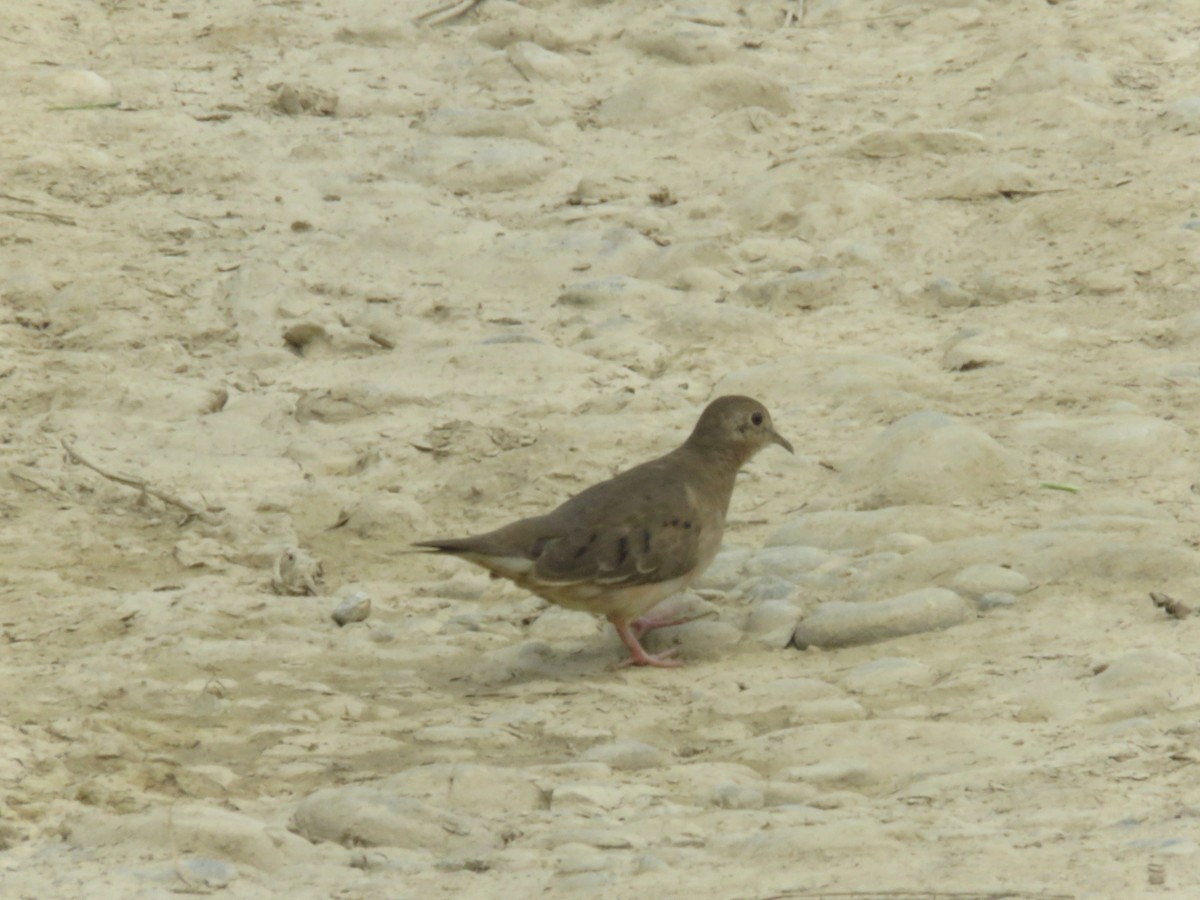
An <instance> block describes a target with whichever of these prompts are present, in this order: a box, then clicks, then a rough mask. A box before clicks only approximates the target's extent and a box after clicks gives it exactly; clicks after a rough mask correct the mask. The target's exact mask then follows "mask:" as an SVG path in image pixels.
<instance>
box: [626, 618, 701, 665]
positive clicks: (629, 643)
mask: <svg viewBox="0 0 1200 900" xmlns="http://www.w3.org/2000/svg"><path fill="white" fill-rule="evenodd" d="M609 621H612V620H611V619H610V620H609ZM612 624H613V628H615V629H617V635H618V636H619V637H620V638H621V643H623V644H624V645H625V646H626V647H628V648H629V659H626V660H623V661H622V662H621V663H620V664H619V665H618V666H617V668H618V669H623V668H625V666H656V667H658V668H660V669H674V668H677V667H678V666H682V665H683V661H682V660H678V659H674V658H673V657H674V656H675V651H674V650H664V651H663V652H662V653H647V652H646V648H645V647H643V646H642V645H641V642H640V641H639V640H638V638H637V635H636V634H634V630H633V626H632V625H631V624H630V623H629V622H615V621H614V622H613V623H612Z"/></svg>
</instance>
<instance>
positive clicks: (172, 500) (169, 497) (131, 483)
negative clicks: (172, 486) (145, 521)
mask: <svg viewBox="0 0 1200 900" xmlns="http://www.w3.org/2000/svg"><path fill="white" fill-rule="evenodd" d="M62 446H63V449H64V450H66V451H67V460H68V461H69V462H70V463H71V464H72V465H77V466H84V467H85V468H88V469H91V470H92V471H93V472H95V473H96V474H97V475H100V476H101V477H103V478H107V479H108V480H109V481H115V482H116V483H117V484H123V485H125V486H126V487H131V488H133V489H134V490H138V491H141V492H142V493H143V494H148V495H150V496H151V497H155V498H157V499H159V500H161V501H162V502H163V503H166V504H167V505H168V506H175V507H178V508H179V509H182V510H183V511H184V512H185V513H187V516H186V517H185V518H184V520H183V522H181V523H180V524H187V522H189V521H190V520H192V519H199V520H200V521H201V522H204V523H205V524H207V525H216V524H218V523H219V521H220V520H219V519H218V518H217V517H216V516H215V515H214V514H213V513H212V512H210V511H209V510H207V509H204V508H203V507H200V506H197V505H195V504H194V503H188V502H187V501H186V500H182V499H180V498H179V497H177V496H175V495H174V494H172V493H170V492H168V491H164V490H163V489H162V488H156V487H153V486H151V485H149V484H147V483H146V481H145V479H142V478H135V477H134V476H132V475H118V474H117V473H115V472H109V471H107V470H105V469H102V468H100V467H99V466H98V465H96V464H95V463H94V462H90V461H88V460H87V459H85V458H84V457H82V456H80V455H79V451H77V450H76V449H75V448H74V447H72V446H71V445H70V443H68V441H67V439H66V438H63V439H62Z"/></svg>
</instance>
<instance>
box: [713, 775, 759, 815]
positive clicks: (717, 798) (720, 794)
mask: <svg viewBox="0 0 1200 900" xmlns="http://www.w3.org/2000/svg"><path fill="white" fill-rule="evenodd" d="M709 802H710V803H711V804H712V805H713V806H716V807H718V808H720V809H761V808H762V807H763V805H764V804H765V803H766V800H765V799H764V797H763V792H762V791H760V790H759V789H758V788H756V787H751V786H750V785H748V784H736V783H735V782H732V781H725V782H722V783H721V784H718V785H716V786H715V787H714V788H713V791H712V795H711V796H710V797H709Z"/></svg>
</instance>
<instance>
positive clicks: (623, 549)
mask: <svg viewBox="0 0 1200 900" xmlns="http://www.w3.org/2000/svg"><path fill="white" fill-rule="evenodd" d="M628 558H629V538H628V537H627V536H626V535H621V537H620V538H618V540H617V565H618V566H621V565H624V564H625V560H626V559H628Z"/></svg>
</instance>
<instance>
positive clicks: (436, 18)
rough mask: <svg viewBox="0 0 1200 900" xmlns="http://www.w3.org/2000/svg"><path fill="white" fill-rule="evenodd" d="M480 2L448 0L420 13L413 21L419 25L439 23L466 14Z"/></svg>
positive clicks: (480, 1) (474, 0)
mask: <svg viewBox="0 0 1200 900" xmlns="http://www.w3.org/2000/svg"><path fill="white" fill-rule="evenodd" d="M482 2H483V0H449V2H447V3H443V4H442V5H441V6H438V7H437V8H435V9H431V10H429V12H424V13H421V14H420V15H419V16H417V17H416V18H415V19H414V20H413V21H414V22H417V23H418V24H420V25H429V26H433V25H441V24H442V23H443V22H449V21H450V20H451V19H457V18H458V17H459V16H462V15H466V14H467V13H469V12H470V11H471V10H473V9H474V8H475V7H476V6H478V5H479V4H480V3H482Z"/></svg>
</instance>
